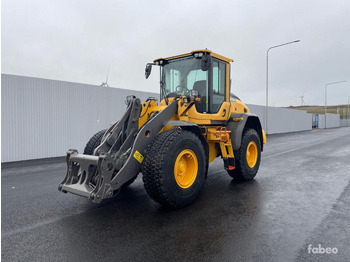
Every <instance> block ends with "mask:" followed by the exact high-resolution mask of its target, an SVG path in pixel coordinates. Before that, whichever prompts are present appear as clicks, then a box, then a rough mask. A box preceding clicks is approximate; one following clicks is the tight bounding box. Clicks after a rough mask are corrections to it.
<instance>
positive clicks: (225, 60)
mask: <svg viewBox="0 0 350 262" xmlns="http://www.w3.org/2000/svg"><path fill="white" fill-rule="evenodd" d="M200 52H202V53H209V54H210V55H211V56H212V57H215V58H217V59H219V60H222V61H224V62H228V63H230V62H233V59H232V58H227V57H225V56H222V55H219V54H217V53H214V52H212V51H211V50H207V49H199V50H194V51H192V52H190V53H185V54H181V55H176V56H169V57H166V58H163V57H160V58H157V59H154V60H153V62H154V63H155V62H157V61H160V60H167V61H169V60H173V59H177V58H182V57H186V56H193V55H194V53H200Z"/></svg>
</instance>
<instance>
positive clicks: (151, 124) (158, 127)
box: [58, 49, 266, 207]
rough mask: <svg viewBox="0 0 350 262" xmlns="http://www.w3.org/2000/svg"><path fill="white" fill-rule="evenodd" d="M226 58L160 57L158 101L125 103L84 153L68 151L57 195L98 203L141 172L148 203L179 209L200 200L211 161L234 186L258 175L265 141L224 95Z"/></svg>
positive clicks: (254, 120) (200, 54)
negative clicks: (119, 114) (219, 164)
mask: <svg viewBox="0 0 350 262" xmlns="http://www.w3.org/2000/svg"><path fill="white" fill-rule="evenodd" d="M232 61H233V60H232V59H229V58H226V57H224V56H221V55H219V54H216V53H214V52H212V51H210V50H207V49H205V50H195V51H192V52H190V53H187V54H183V55H177V56H172V57H168V58H158V59H156V60H154V61H153V63H148V64H147V65H146V69H145V76H146V78H148V77H149V75H150V73H151V70H152V66H159V68H160V78H161V79H160V101H159V103H158V101H157V99H156V98H154V97H150V98H148V99H147V100H146V101H144V102H141V101H140V99H138V98H136V97H134V96H128V97H127V99H126V104H127V109H126V112H125V114H124V115H123V117H122V118H121V119H120V120H119V121H117V122H115V123H113V124H112V125H111V126H110V127H109V128H108V129H106V130H102V131H100V132H98V133H97V134H95V135H94V136H93V137H92V138H91V139H90V141H89V142H88V143H87V145H86V147H85V150H84V153H83V154H80V153H78V151H77V150H75V149H71V150H69V151H68V152H67V157H66V161H67V173H66V176H65V178H64V180H63V181H62V182H61V183H60V185H59V187H58V189H59V190H60V191H62V192H64V193H67V192H69V193H72V194H76V195H79V196H84V197H87V198H89V199H91V200H92V201H93V202H95V203H100V202H101V201H102V200H104V199H106V198H111V197H113V196H115V195H116V194H117V193H118V192H119V190H120V189H121V188H123V187H126V186H128V185H130V184H131V183H132V182H133V181H134V180H135V178H136V177H137V175H138V174H139V173H140V172H141V173H142V176H143V182H144V186H145V188H146V191H147V193H148V194H149V196H150V197H151V198H152V199H153V200H155V201H157V202H158V203H160V204H162V205H164V206H170V207H181V206H184V205H187V204H189V203H191V202H192V201H193V200H194V199H195V198H196V197H197V195H198V194H199V192H200V190H201V188H202V186H203V183H204V180H205V179H206V177H207V172H208V165H209V163H210V162H212V161H213V160H214V159H216V158H217V157H219V156H220V157H221V158H222V159H223V166H224V168H225V169H226V170H227V173H228V175H230V176H231V177H232V178H234V179H235V180H241V181H246V180H251V179H253V178H254V177H255V175H256V173H257V172H258V169H259V165H260V158H261V151H262V150H263V145H264V144H265V143H266V135H265V132H264V130H263V129H262V127H261V123H260V121H259V118H258V117H257V116H256V115H254V114H252V113H251V112H250V110H249V109H248V107H247V106H246V105H245V104H243V103H242V102H241V101H240V99H239V98H238V97H236V96H234V95H233V94H231V90H230V83H231V81H230V62H232Z"/></svg>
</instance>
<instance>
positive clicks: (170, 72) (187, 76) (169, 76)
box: [161, 57, 209, 98]
mask: <svg viewBox="0 0 350 262" xmlns="http://www.w3.org/2000/svg"><path fill="white" fill-rule="evenodd" d="M208 72H209V71H202V70H201V60H200V59H196V58H195V57H185V58H179V59H174V60H170V61H168V62H167V64H165V65H164V66H163V67H162V82H161V85H162V86H161V87H162V88H161V89H162V92H161V94H162V98H164V97H166V96H168V97H174V96H178V95H186V94H187V93H188V91H190V90H193V89H195V90H197V91H198V94H199V96H200V97H202V98H203V97H207V96H208Z"/></svg>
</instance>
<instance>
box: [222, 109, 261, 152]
mask: <svg viewBox="0 0 350 262" xmlns="http://www.w3.org/2000/svg"><path fill="white" fill-rule="evenodd" d="M249 128H252V129H255V130H256V132H257V133H258V135H259V138H260V143H261V151H263V146H264V135H263V130H262V128H261V123H260V120H259V117H258V116H257V115H255V114H251V113H233V114H232V115H231V118H230V120H229V121H228V123H227V129H228V130H230V131H231V135H230V136H231V141H232V146H233V149H234V150H238V149H239V148H240V147H241V142H242V136H243V133H244V131H245V130H246V129H249Z"/></svg>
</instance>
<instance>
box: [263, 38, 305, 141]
mask: <svg viewBox="0 0 350 262" xmlns="http://www.w3.org/2000/svg"><path fill="white" fill-rule="evenodd" d="M298 42H300V40H296V41H292V42H288V43H284V44H281V45H276V46H272V47H270V48H269V49H267V52H266V107H265V129H266V134H267V133H268V127H267V115H268V107H269V51H270V50H271V49H272V48H276V47H280V46H284V45H289V44H294V43H298Z"/></svg>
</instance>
